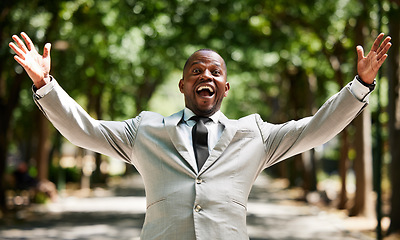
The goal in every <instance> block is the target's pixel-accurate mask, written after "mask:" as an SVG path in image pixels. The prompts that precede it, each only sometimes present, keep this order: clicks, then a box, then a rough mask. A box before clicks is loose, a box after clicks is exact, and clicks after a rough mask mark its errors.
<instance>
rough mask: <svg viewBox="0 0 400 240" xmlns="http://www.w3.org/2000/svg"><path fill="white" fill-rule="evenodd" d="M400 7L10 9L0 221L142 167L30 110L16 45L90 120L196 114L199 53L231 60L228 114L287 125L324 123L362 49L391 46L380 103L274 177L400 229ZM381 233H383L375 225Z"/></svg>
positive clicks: (35, 0) (257, 4) (335, 1)
mask: <svg viewBox="0 0 400 240" xmlns="http://www.w3.org/2000/svg"><path fill="white" fill-rule="evenodd" d="M399 16H400V1H399V0H381V1H380V0H275V1H269V0H237V1H229V0H202V1H195V0H168V1H164V0H146V1H144V0H143V1H139V0H121V1H119V0H109V1H108V0H107V1H106V0H102V1H95V0H52V1H45V0H13V1H11V0H2V1H1V2H0V63H1V64H0V179H1V184H0V205H1V214H0V224H1V222H2V221H4V218H5V216H8V215H7V214H8V213H10V212H11V213H13V212H14V213H15V211H16V209H20V208H23V207H25V206H29V205H31V204H45V203H48V202H52V201H56V200H57V198H59V197H63V196H65V195H67V194H69V193H70V192H71V191H81V193H82V194H86V195H87V196H90V194H91V193H92V190H93V189H97V188H107V187H108V186H109V184H110V183H111V182H115V181H116V179H120V178H124V177H126V176H132V175H135V174H137V173H136V171H135V169H134V168H133V167H132V166H129V165H125V163H123V162H120V161H117V160H114V159H110V158H108V157H106V156H102V155H100V154H96V153H93V152H89V151H87V150H84V149H79V148H76V147H74V146H73V145H72V144H71V143H69V142H68V141H67V140H65V139H64V138H63V137H62V136H61V135H60V134H59V133H58V132H57V131H56V130H55V129H54V128H53V127H52V126H51V124H50V123H49V122H48V121H47V119H45V117H44V116H43V115H42V113H41V112H40V111H39V110H38V108H37V107H36V106H35V105H34V103H33V101H32V92H31V91H32V90H31V85H32V83H31V81H30V79H29V78H28V76H27V74H26V73H25V72H24V71H23V69H22V68H21V67H20V66H19V65H18V64H17V63H16V62H15V61H14V59H13V57H12V52H11V50H10V49H9V47H8V43H9V42H10V41H12V39H11V36H12V35H13V34H19V33H20V32H21V31H24V32H26V33H27V34H28V35H29V36H30V37H31V39H32V40H33V42H34V43H35V44H36V46H37V48H38V51H39V52H40V53H42V51H43V46H44V44H45V43H46V42H50V43H52V51H51V58H52V69H51V74H52V75H53V76H54V77H55V78H56V79H57V80H58V82H59V83H60V85H61V86H62V87H63V88H64V89H65V90H66V91H67V92H68V93H69V94H70V95H71V96H72V97H73V98H74V99H76V100H77V101H78V102H79V103H80V104H81V106H83V107H84V108H85V109H86V110H87V111H88V112H89V113H90V114H91V116H92V117H94V118H97V119H104V120H125V119H128V118H132V117H135V116H136V115H138V114H139V113H140V112H141V111H143V110H150V111H155V112H159V113H161V114H163V115H165V116H168V115H170V114H172V113H174V112H176V111H178V110H180V109H182V108H183V107H184V103H183V96H182V95H181V93H180V92H179V89H178V82H179V79H180V78H181V75H182V73H181V72H182V68H183V65H184V63H185V61H186V59H187V58H188V57H189V56H190V55H191V53H193V52H194V51H195V50H197V49H200V48H211V49H213V50H215V51H217V52H219V53H220V54H221V56H222V57H223V58H224V59H225V61H226V63H227V67H228V81H229V82H230V84H231V91H230V92H229V96H228V97H227V98H226V99H225V100H224V103H223V106H222V110H223V112H224V113H225V114H226V115H227V116H228V117H229V118H240V117H243V116H246V115H248V114H252V113H259V114H260V115H261V116H262V118H263V119H264V120H265V121H268V122H272V123H282V122H285V121H288V120H291V119H299V118H302V117H306V116H309V115H312V114H314V113H315V112H316V110H317V109H318V108H319V107H320V106H321V105H322V104H323V103H324V102H325V101H326V100H327V99H328V98H329V97H330V96H331V95H333V94H334V93H336V92H337V91H339V89H340V88H342V87H343V86H345V85H346V84H347V83H348V82H350V81H351V80H352V79H353V78H354V76H355V74H356V60H357V54H356V50H355V48H356V46H357V45H362V46H364V49H365V51H366V52H368V51H369V49H370V47H371V45H372V42H373V40H374V39H375V37H376V36H377V35H378V34H379V33H380V32H384V33H386V34H389V35H390V36H391V37H392V44H393V46H392V48H391V49H390V51H389V57H388V59H387V60H386V63H385V64H384V65H383V67H382V70H381V72H380V74H379V76H378V79H377V80H378V86H377V88H376V90H375V92H374V93H373V94H372V95H371V97H370V105H369V106H368V108H367V109H366V110H365V111H364V112H363V113H362V114H361V115H359V116H358V117H357V119H355V120H354V121H353V122H352V123H351V124H350V125H349V126H348V127H347V128H346V129H345V130H344V131H343V132H342V133H341V134H340V135H338V136H337V137H336V138H335V139H333V140H332V141H330V142H328V143H327V144H324V145H323V146H320V147H318V148H315V149H313V150H311V151H308V152H306V153H304V154H301V155H298V156H295V157H293V159H291V160H289V161H285V162H283V163H280V164H277V165H276V166H274V167H272V168H270V169H267V170H266V174H267V175H268V176H270V177H272V178H275V179H280V180H282V181H283V182H284V183H285V184H284V186H285V188H286V189H288V190H289V189H296V190H297V193H298V194H297V195H296V196H297V197H296V198H297V199H298V200H299V201H305V202H308V203H310V204H316V205H318V206H321V207H326V208H330V209H338V210H340V211H342V212H345V214H347V215H348V216H363V217H366V218H371V219H377V220H376V227H377V238H382V237H383V236H389V235H391V234H392V235H393V234H395V233H396V232H397V233H398V232H399V231H400V177H399V175H398V171H399V170H400V147H399V146H400V145H399V142H400V96H399V93H400V70H399V67H400V64H399V57H400V55H399V49H400V46H399V39H400V34H399V30H400V21H399ZM372 230H374V229H372Z"/></svg>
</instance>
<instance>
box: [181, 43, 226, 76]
mask: <svg viewBox="0 0 400 240" xmlns="http://www.w3.org/2000/svg"><path fill="white" fill-rule="evenodd" d="M198 52H213V53H216V54H218V56H220V57H221V55H219V53H217V52H216V51H214V50H212V49H210V48H202V49H199V50H197V51H195V52H194V53H192V55H190V57H189V58H188V59H187V60H186V62H185V65H184V66H183V71H185V69H186V67H187V65H188V64H189V61H190V59H191V58H192V56H193V55H194V54H196V53H198ZM221 58H222V61H223V63H224V67H225V71H226V63H225V60H224V58H223V57H221Z"/></svg>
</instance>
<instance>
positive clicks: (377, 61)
mask: <svg viewBox="0 0 400 240" xmlns="http://www.w3.org/2000/svg"><path fill="white" fill-rule="evenodd" d="M384 36H385V35H384V34H383V33H381V34H379V35H378V37H377V38H376V39H375V41H374V44H373V45H372V47H371V51H370V52H369V53H368V54H367V56H364V49H363V47H362V46H357V56H358V59H357V72H358V76H360V78H361V80H362V81H364V82H365V83H367V84H372V83H373V82H374V79H375V77H376V74H377V73H378V70H379V68H380V67H381V66H382V64H383V62H384V61H385V59H386V58H387V54H386V53H387V51H388V50H389V48H390V47H391V46H392V44H391V43H390V39H391V38H390V37H389V36H387V37H386V38H385V40H383V42H382V44H380V43H381V41H382V39H383V37H384Z"/></svg>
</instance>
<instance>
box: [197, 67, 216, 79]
mask: <svg viewBox="0 0 400 240" xmlns="http://www.w3.org/2000/svg"><path fill="white" fill-rule="evenodd" d="M212 77H213V75H212V73H211V72H210V70H208V69H206V70H204V71H203V74H202V75H201V77H200V79H201V80H211V79H212Z"/></svg>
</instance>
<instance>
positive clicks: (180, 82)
mask: <svg viewBox="0 0 400 240" xmlns="http://www.w3.org/2000/svg"><path fill="white" fill-rule="evenodd" d="M183 85H184V81H183V79H181V80H179V84H178V86H179V91H181V93H183Z"/></svg>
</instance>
